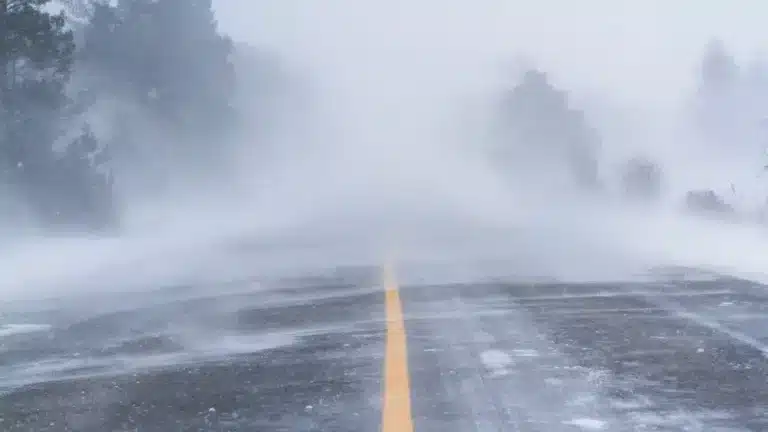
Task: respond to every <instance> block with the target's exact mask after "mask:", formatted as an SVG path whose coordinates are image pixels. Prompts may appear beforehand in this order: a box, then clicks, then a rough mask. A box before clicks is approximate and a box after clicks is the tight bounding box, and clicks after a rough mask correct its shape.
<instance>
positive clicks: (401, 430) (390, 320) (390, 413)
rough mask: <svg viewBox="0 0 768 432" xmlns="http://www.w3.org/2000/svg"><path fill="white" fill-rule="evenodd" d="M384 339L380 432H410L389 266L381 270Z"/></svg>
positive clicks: (399, 321)
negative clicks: (385, 329) (385, 317)
mask: <svg viewBox="0 0 768 432" xmlns="http://www.w3.org/2000/svg"><path fill="white" fill-rule="evenodd" d="M383 280H384V289H385V294H386V299H385V305H386V311H387V340H386V354H385V358H384V400H383V403H384V407H383V409H382V413H381V414H382V418H381V425H382V427H381V430H382V432H413V417H412V415H411V382H410V376H409V372H408V349H407V340H406V335H405V322H404V320H403V306H402V303H401V302H400V288H399V286H398V284H397V278H396V277H395V271H394V268H393V267H392V266H387V267H385V268H384V275H383Z"/></svg>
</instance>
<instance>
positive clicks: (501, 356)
mask: <svg viewBox="0 0 768 432" xmlns="http://www.w3.org/2000/svg"><path fill="white" fill-rule="evenodd" d="M480 361H481V362H482V363H483V366H485V368H486V369H488V370H489V371H490V372H491V373H492V374H493V375H506V373H507V368H508V367H509V366H511V365H512V363H513V362H512V357H511V356H510V355H509V354H507V353H505V352H504V351H499V350H487V351H483V352H481V353H480Z"/></svg>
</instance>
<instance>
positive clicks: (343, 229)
mask: <svg viewBox="0 0 768 432" xmlns="http://www.w3.org/2000/svg"><path fill="white" fill-rule="evenodd" d="M247 3H248V5H247V6H246V5H245V2H232V1H224V0H220V1H219V2H218V3H217V8H218V9H217V11H218V12H219V18H220V24H221V25H222V28H223V30H224V31H227V32H230V33H231V34H232V35H233V36H234V37H235V38H236V39H238V40H242V41H246V42H249V43H251V44H252V45H254V46H256V47H257V48H262V49H264V50H265V51H269V52H272V53H274V54H276V55H278V56H279V57H280V58H281V61H283V62H284V64H285V65H286V66H285V67H286V68H288V69H290V70H291V71H292V73H294V77H298V79H299V80H303V82H302V85H305V86H306V87H305V88H306V89H307V93H308V100H309V101H310V102H311V106H310V107H309V108H307V109H305V110H296V111H295V112H294V111H291V110H286V113H284V115H283V117H281V118H280V121H279V122H278V123H277V129H276V130H274V131H272V133H271V134H270V136H269V142H267V143H260V142H258V140H256V139H249V137H247V136H246V137H245V138H242V148H243V149H244V150H243V153H242V155H248V157H247V158H245V159H240V160H239V161H238V162H233V165H232V169H231V170H229V171H228V176H227V177H226V178H224V179H222V180H221V182H220V183H217V184H216V185H215V186H217V187H218V186H221V185H227V186H224V187H222V188H223V190H221V189H217V188H216V187H210V188H208V189H206V188H201V187H199V186H196V187H195V188H189V190H185V191H181V192H177V194H176V195H175V196H173V197H164V199H163V200H162V201H157V200H143V201H142V200H141V199H134V200H133V201H132V202H131V205H132V207H131V208H132V211H131V212H130V218H129V221H130V222H132V224H131V225H130V227H131V229H130V230H129V231H128V232H127V233H125V234H124V235H122V236H121V237H119V238H111V239H51V238H40V237H33V236H28V237H25V238H23V239H19V240H18V241H14V242H8V243H7V245H6V246H5V247H4V248H3V250H2V251H0V286H2V287H3V288H2V294H3V297H4V298H7V299H13V298H35V297H36V296H40V295H46V296H48V295H51V294H54V293H55V294H57V295H64V294H68V293H71V292H78V293H80V292H83V291H90V290H93V291H104V290H120V291H125V290H149V289H153V288H155V287H157V286H158V285H162V284H171V283H179V282H180V281H196V280H201V279H203V280H212V279H216V278H220V279H227V278H232V277H242V276H246V275H248V273H253V272H259V271H265V272H266V271H272V270H281V271H290V270H291V269H292V268H294V267H296V268H299V267H303V266H306V267H310V264H311V265H314V266H319V265H326V264H327V265H332V264H334V263H338V264H345V263H368V264H374V265H375V264H378V263H379V262H378V258H379V257H380V256H381V254H382V253H383V251H382V249H384V248H396V249H397V250H398V253H399V254H400V258H404V257H405V258H408V257H410V258H419V259H423V260H429V259H433V260H440V259H446V260H462V259H469V260H470V262H471V259H474V258H497V259H500V260H507V261H508V262H509V266H510V268H514V269H517V270H519V271H521V272H523V273H526V276H529V275H543V276H549V277H562V278H572V279H574V278H578V279H604V278H611V277H614V278H615V277H629V276H630V274H629V273H630V272H634V271H639V270H641V269H644V268H646V267H648V266H654V265H686V266H702V267H709V268H717V269H726V270H728V271H732V272H735V273H739V274H744V275H750V276H751V277H759V278H762V273H763V272H765V269H768V255H766V254H764V253H763V252H762V251H763V250H765V246H766V245H768V242H766V238H765V237H766V234H764V232H763V230H762V229H761V228H757V227H752V226H746V225H745V226H738V225H733V224H731V225H726V224H721V223H714V222H704V221H701V220H698V219H692V218H688V217H684V216H682V215H680V213H679V212H678V211H677V208H676V206H677V202H678V201H679V199H680V195H681V194H682V192H683V191H685V190H687V189H689V188H692V187H702V188H708V187H712V188H715V189H717V190H718V191H725V190H727V188H728V183H729V182H733V181H735V180H733V177H732V176H731V174H730V173H740V174H742V176H743V177H744V178H743V179H738V180H737V181H738V183H739V188H740V191H742V190H743V191H745V192H744V193H745V194H746V193H747V191H748V192H750V193H752V194H753V195H757V192H755V191H756V190H759V187H760V181H759V179H756V178H750V174H744V173H751V172H755V173H756V172H758V171H759V166H760V164H761V163H762V162H757V163H755V161H754V159H753V157H754V155H751V154H744V155H739V154H736V155H734V156H732V157H731V158H730V159H731V160H728V161H724V160H723V157H721V155H716V154H707V153H706V152H702V151H700V150H699V151H696V152H693V151H692V149H694V148H697V147H696V143H695V142H694V141H693V140H692V139H690V138H688V137H689V136H690V135H689V134H687V133H685V132H684V128H682V127H681V125H682V124H683V119H682V116H681V115H679V111H678V110H677V107H678V106H679V105H681V104H682V103H683V98H684V97H685V96H686V95H687V93H688V92H690V91H691V90H692V88H693V83H694V78H695V76H694V73H695V61H696V60H697V58H698V56H699V55H700V54H701V52H702V50H703V47H704V44H705V43H706V42H707V40H708V39H709V38H710V37H713V36H720V37H722V38H723V39H725V41H726V42H727V43H729V44H730V45H731V46H732V47H733V48H734V49H735V50H736V52H737V53H738V54H739V55H741V56H749V55H751V54H752V53H754V52H757V51H758V49H759V45H758V42H759V36H758V33H754V32H757V30H756V29H758V28H760V27H759V26H760V25H761V24H762V23H761V22H757V21H756V19H757V17H758V16H760V14H759V13H754V12H749V11H750V10H753V11H754V10H758V9H764V8H765V6H764V5H762V3H759V4H758V3H757V2H756V1H755V2H750V3H751V4H754V6H753V8H751V9H750V8H749V7H746V6H745V7H742V8H732V7H727V6H726V5H722V6H715V5H714V4H713V5H706V4H703V3H699V2H697V3H693V2H692V0H691V1H685V2H683V1H681V2H677V3H674V4H668V3H662V2H660V1H651V2H636V4H635V3H633V4H618V3H616V2H610V1H607V0H600V1H598V0H592V1H585V2H578V6H577V3H573V2H565V1H549V2H546V1H545V2H538V3H537V4H536V5H533V4H531V3H530V2H522V1H502V0H477V1H472V2H468V1H459V0H442V1H437V0H421V1H405V0H397V1H383V0H382V1H373V0H371V1H364V2H361V1H354V0H327V1H322V2H320V1H309V0H306V1H299V0H273V1H266V0H260V1H254V2H247ZM686 5H687V6H686ZM691 11H694V12H691ZM692 13H694V15H692ZM738 14H742V15H743V16H741V15H738ZM750 32H753V33H750ZM521 56H523V57H525V58H527V59H531V61H532V62H533V63H534V64H535V65H537V66H540V67H542V68H543V69H544V70H546V71H547V72H550V73H551V74H552V77H553V81H554V83H555V84H556V85H558V86H560V87H562V88H564V89H567V90H569V91H572V92H573V97H574V100H579V101H584V103H587V101H590V103H591V106H592V107H593V108H596V109H595V110H594V111H590V112H588V113H587V114H588V115H589V116H590V118H592V119H594V121H595V122H597V126H598V127H599V128H600V129H601V130H602V131H605V132H606V142H605V143H604V146H605V149H604V150H605V152H604V161H603V162H604V164H603V167H604V169H603V173H602V174H603V178H604V180H605V181H606V182H608V183H609V184H610V183H611V182H613V183H614V184H615V183H616V180H617V179H616V175H615V172H614V171H613V170H614V169H615V167H616V164H617V163H619V162H620V161H622V160H624V159H625V158H626V157H629V156H633V155H634V154H637V153H643V154H648V155H650V156H652V157H654V158H656V159H657V160H659V161H660V162H661V164H662V166H663V168H664V170H665V172H666V173H667V174H668V175H669V178H668V180H669V181H668V189H667V192H668V195H667V196H666V200H665V203H664V204H663V205H662V206H660V208H657V209H652V210H647V209H646V210H642V211H635V210H634V209H633V208H629V207H628V206H626V205H624V204H620V203H618V202H615V201H612V202H613V203H610V202H609V203H605V202H603V203H600V204H598V203H596V202H595V200H592V199H586V198H584V197H581V196H578V195H576V194H565V193H561V194H559V195H557V196H554V197H553V196H543V195H542V194H541V192H542V189H541V188H539V187H537V185H535V184H525V185H521V184H517V185H510V184H509V183H508V182H506V181H505V179H504V177H503V176H501V175H500V172H499V171H497V170H496V169H494V168H492V167H491V164H490V163H489V161H488V159H487V158H486V153H485V151H486V149H487V144H488V143H487V142H486V141H485V140H486V138H487V134H486V132H485V131H484V128H485V127H486V126H487V123H486V122H487V121H488V120H489V118H490V116H491V115H492V111H491V110H492V107H493V104H494V103H496V102H497V101H498V98H499V97H500V95H501V93H502V92H503V91H504V90H506V89H508V88H509V87H510V86H511V85H513V84H514V78H515V73H516V72H515V64H516V62H517V59H519V58H521ZM254 97H258V95H254ZM606 107H622V110H621V111H617V112H620V113H621V114H620V115H619V114H616V113H614V112H613V111H612V110H606ZM598 108H602V111H601V110H600V109H598ZM606 112H608V113H607V114H606ZM617 125H621V126H617ZM260 145H267V146H269V148H270V149H273V150H272V151H270V152H269V159H268V161H266V162H265V161H264V160H260V158H261V157H262V154H261V153H260V152H258V151H250V150H248V149H249V148H250V149H253V148H254V147H257V146H260ZM243 157H245V156H243ZM724 162H727V172H728V173H729V174H718V173H721V172H724V171H723V169H722V168H721V166H722V165H723V163H724ZM232 185H236V186H232ZM748 204H749V203H748ZM288 238H290V240H291V241H294V240H296V239H298V240H296V241H305V242H310V243H313V244H314V245H315V246H319V247H318V248H317V249H315V250H314V251H312V252H301V253H299V252H297V251H290V250H288V249H279V252H278V251H275V252H270V250H269V249H263V250H261V252H258V253H256V252H252V253H251V254H250V255H238V253H237V252H235V251H234V249H232V248H230V247H229V246H230V245H231V244H233V243H236V242H241V241H242V242H247V241H256V240H263V241H267V240H269V241H271V242H277V243H280V242H284V243H285V242H287V239H288ZM459 245H460V246H459ZM521 263H524V264H521ZM523 267H525V268H523ZM436 271H437V272H439V271H440V270H439V269H438V270H436Z"/></svg>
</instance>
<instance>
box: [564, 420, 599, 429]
mask: <svg viewBox="0 0 768 432" xmlns="http://www.w3.org/2000/svg"><path fill="white" fill-rule="evenodd" d="M563 424H566V425H569V426H576V427H580V428H582V429H584V430H590V431H600V430H605V427H606V425H607V424H606V422H604V421H603V420H598V419H594V418H587V417H583V418H575V419H572V420H568V421H564V422H563Z"/></svg>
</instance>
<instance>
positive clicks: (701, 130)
mask: <svg viewBox="0 0 768 432" xmlns="http://www.w3.org/2000/svg"><path fill="white" fill-rule="evenodd" d="M766 60H768V59H766ZM695 78H696V81H697V86H696V91H695V92H694V93H693V94H691V95H690V98H689V100H688V102H689V103H688V104H687V107H686V108H685V110H686V112H687V113H688V114H690V117H689V118H692V119H693V122H692V124H691V125H690V126H692V129H694V130H696V131H697V132H698V135H697V137H696V138H697V140H698V142H700V143H701V145H703V146H710V147H711V148H713V149H717V148H719V149H736V148H738V149H740V150H742V151H745V150H746V151H749V152H751V153H750V154H752V155H754V156H755V158H756V159H757V158H759V157H761V156H762V154H763V153H764V152H765V145H766V144H768V117H766V114H768V63H766V62H765V61H764V60H763V59H758V60H756V61H754V62H752V63H750V64H747V65H741V64H739V63H738V62H737V61H736V60H735V58H734V56H733V55H732V54H731V53H730V52H729V51H728V50H727V49H726V47H725V45H724V44H723V43H722V42H719V41H713V42H711V43H710V44H709V45H708V46H707V47H706V49H705V50H704V52H703V55H702V58H701V61H700V64H699V71H698V76H697V77H695ZM498 112H500V121H499V122H498V124H500V125H501V130H502V134H501V135H500V136H501V139H500V140H497V144H496V151H495V152H494V159H495V160H496V161H497V162H498V163H499V166H501V167H502V169H504V170H506V171H507V172H508V173H509V174H510V177H511V178H515V179H516V180H518V181H527V182H529V183H530V184H532V185H535V187H537V188H538V190H539V191H542V192H543V191H545V190H546V189H543V188H542V186H545V185H547V184H550V185H552V184H553V179H554V182H555V183H554V186H555V188H556V189H558V188H562V187H576V188H581V189H582V190H590V191H598V190H600V189H603V186H605V183H606V180H607V178H606V176H605V174H606V170H605V169H601V163H600V161H601V148H602V147H603V143H602V138H601V135H600V133H599V132H598V130H597V129H596V128H595V127H593V126H592V125H591V124H590V122H589V121H588V119H587V118H586V116H585V112H584V110H583V109H582V108H581V107H579V106H576V104H575V103H574V101H573V100H572V98H570V95H569V94H568V92H567V91H565V90H563V89H559V88H557V86H555V85H554V84H553V83H552V81H551V80H550V79H549V78H548V76H547V74H546V73H545V72H543V71H541V70H537V69H535V68H529V69H528V70H526V71H524V73H523V74H521V78H520V79H519V81H518V82H517V83H516V85H515V86H514V87H513V88H512V89H510V90H509V91H508V93H507V94H506V95H505V97H504V99H503V102H502V104H501V108H500V110H498ZM766 163H768V161H763V162H762V164H761V163H757V164H756V168H757V169H758V170H759V169H763V168H768V165H766ZM601 174H602V175H601ZM618 182H619V186H620V188H621V190H622V192H623V194H624V196H625V197H627V198H630V199H633V200H642V201H652V200H656V199H658V198H659V197H660V196H661V194H662V192H663V189H664V187H663V186H664V175H663V171H662V169H661V167H660V166H659V165H658V164H657V163H656V161H654V160H653V159H652V158H650V157H649V156H648V155H638V156H636V157H634V158H631V159H630V160H627V161H626V162H625V164H624V166H623V167H622V168H621V171H620V173H619V176H618ZM725 186H729V185H725ZM730 187H731V188H733V186H732V185H730ZM682 205H684V206H686V207H688V208H689V209H691V210H695V211H704V212H710V213H719V214H722V213H730V212H733V209H732V208H731V206H729V205H728V204H727V203H726V200H724V199H723V198H722V197H721V196H720V195H719V194H717V193H715V191H713V190H708V189H702V190H692V191H690V192H689V193H688V194H687V195H686V196H685V197H683V200H682Z"/></svg>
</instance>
